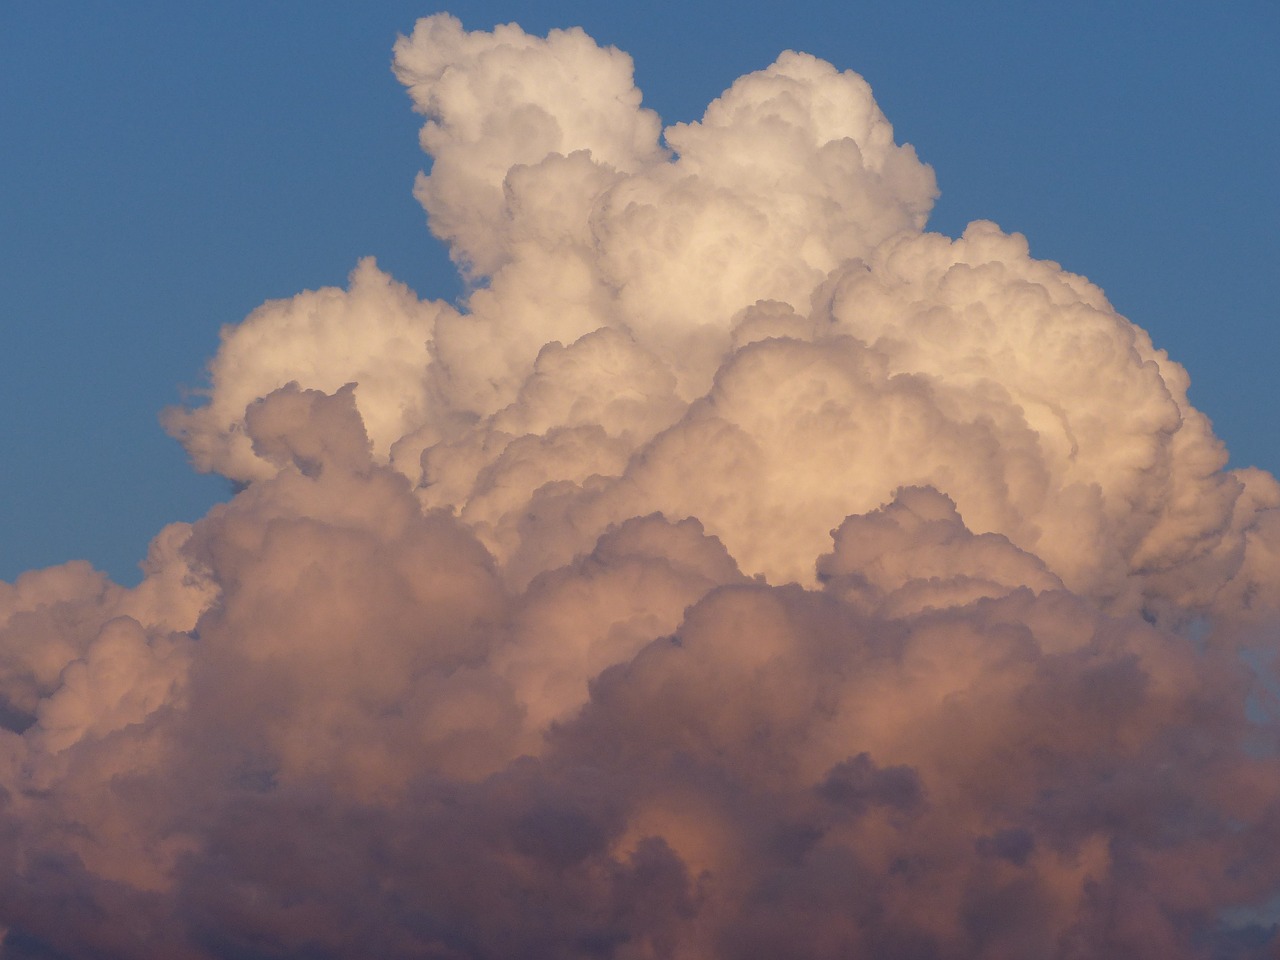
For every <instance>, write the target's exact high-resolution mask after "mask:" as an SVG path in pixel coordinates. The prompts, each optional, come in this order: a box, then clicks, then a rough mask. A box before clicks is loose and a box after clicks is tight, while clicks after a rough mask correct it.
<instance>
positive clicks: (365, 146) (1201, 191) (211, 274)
mask: <svg viewBox="0 0 1280 960" xmlns="http://www.w3.org/2000/svg"><path fill="white" fill-rule="evenodd" d="M437 9H439V8H438V7H433V6H431V5H425V6H424V5H421V4H415V3H407V2H399V0H395V2H390V0H388V2H381V0H374V2H368V3H361V4H346V5H338V4H332V5H329V4H313V3H308V4H304V3H299V2H280V3H270V4H249V3H243V2H234V0H233V2H220V3H212V2H185V3H182V4H172V3H160V2H130V0H123V2H118V3H110V4H108V3H91V2H73V3H58V2H48V3H41V4H34V3H29V4H17V3H10V4H5V5H3V6H0V130H3V131H4V133H3V146H0V183H2V184H3V186H2V187H0V247H2V249H0V285H2V288H3V291H4V293H3V298H2V299H0V317H2V318H3V324H4V329H5V333H6V341H7V345H6V348H5V349H4V350H3V351H0V390H3V398H2V400H0V444H2V445H3V446H2V448H3V459H2V460H0V464H2V468H0V547H2V548H3V549H0V579H6V580H10V579H13V578H14V577H15V576H16V575H17V574H19V573H20V572H21V571H23V570H25V569H28V568H32V567H37V566H44V565H48V564H53V563H58V562H62V561H64V560H68V559H73V558H86V559H89V560H91V561H92V562H93V563H94V564H95V565H97V566H99V567H101V568H103V569H105V570H107V571H108V572H109V573H110V574H111V575H112V576H113V577H115V578H116V579H118V580H121V581H122V582H126V583H132V582H134V581H136V579H137V573H136V569H135V565H136V563H137V562H138V560H139V559H141V557H142V556H143V554H144V552H145V549H146V544H147V542H148V540H149V539H150V538H151V536H153V535H154V534H155V532H156V531H157V530H158V529H159V528H160V527H161V526H162V525H163V524H164V523H166V522H168V521H171V520H179V519H181V520H191V519H195V518H196V517H198V516H200V515H201V514H203V513H204V512H205V510H207V509H208V507H209V505H210V504H212V503H213V502H215V501H216V500H218V499H221V498H223V497H225V496H227V495H228V494H229V488H228V487H227V485H226V484H225V483H224V482H222V481H220V480H218V479H217V478H211V477H201V476H198V475H196V474H194V473H193V472H192V471H191V469H190V468H189V467H188V466H187V464H186V459H185V454H184V453H183V451H182V450H181V448H180V447H179V446H178V444H177V443H176V442H175V441H173V440H171V439H169V438H168V437H167V436H166V435H165V434H164V432H163V431H162V430H161V428H160V426H159V424H158V422H157V414H158V413H159V411H160V410H161V409H162V408H164V407H165V406H167V405H170V404H173V403H177V402H180V401H181V400H182V398H183V396H184V393H183V390H184V387H185V388H190V387H198V386H199V385H200V383H201V378H202V370H203V364H204V362H205V360H206V359H207V358H208V357H209V356H211V355H212V353H213V352H214V350H215V348H216V346H217V337H218V330H219V327H220V326H221V325H223V324H227V323H235V322H238V321H239V320H241V319H242V318H243V317H244V315H245V314H247V313H248V312H249V311H250V310H252V309H253V308H254V307H256V306H257V305H258V304H259V303H261V302H262V301H264V300H266V299H269V298H273V297H286V296H290V295H292V294H294V293H296V292H298V291H300V290H302V289H305V288H313V287H316V286H321V285H327V284H342V283H343V282H344V281H345V278H346V275H347V273H348V272H349V271H350V269H351V267H352V266H353V265H354V264H355V262H356V260H357V259H358V258H359V257H361V256H365V255H368V254H373V255H375V256H376V257H377V258H378V261H379V263H380V264H381V265H382V267H383V268H384V269H387V270H389V271H390V272H391V273H392V274H394V275H395V276H396V277H398V278H399V279H401V280H404V281H405V282H407V283H409V285H410V286H412V287H413V288H414V289H415V290H416V291H417V292H418V293H419V295H421V296H430V297H446V298H452V297H454V296H456V294H457V292H458V287H457V283H456V281H455V280H454V279H453V277H452V272H451V269H450V267H449V264H448V261H447V258H446V257H445V256H444V254H443V252H442V250H441V249H440V248H439V246H438V245H437V244H436V243H435V242H434V241H433V239H432V238H431V237H430V235H429V234H428V232H427V230H426V228H425V226H424V217H423V214H422V212H421V210H420V208H419V207H418V206H417V204H416V203H415V201H414V200H413V198H412V196H411V195H410V191H411V188H412V181H413V176H414V174H415V173H416V172H417V171H418V170H419V169H421V168H422V166H423V165H424V163H425V162H426V158H425V157H424V156H423V155H422V154H421V153H420V152H419V150H418V147H417V136H416V135H417V129H418V126H419V122H418V118H417V117H416V116H415V115H414V114H413V113H412V112H411V111H410V108H409V102H408V98H407V97H406V96H405V95H404V93H403V91H402V89H401V88H400V87H399V85H398V84H397V83H396V82H395V80H394V78H393V77H392V76H391V73H390V70H389V62H390V51H391V44H392V42H393V41H394V39H395V36H396V34H397V33H398V32H408V31H409V30H410V29H411V28H412V26H413V23H414V21H415V19H416V18H417V17H419V16H424V15H426V14H429V13H432V12H434V11H435V10H437ZM449 9H451V10H452V12H454V13H456V14H457V15H458V16H460V17H461V18H462V20H463V22H464V24H465V25H466V26H468V27H469V28H481V27H485V28H487V27H490V26H492V25H493V24H495V23H499V22H507V21H511V20H514V21H516V22H519V23H520V24H521V25H522V26H523V27H525V28H526V29H527V30H529V31H531V32H535V31H536V32H544V31H545V30H546V29H548V28H550V27H553V26H569V25H582V26H584V27H585V28H586V29H587V31H588V32H589V33H591V34H592V35H593V36H594V37H596V38H597V39H598V40H600V41H602V42H607V43H612V44H615V45H617V46H619V47H621V48H622V49H624V50H626V51H627V52H629V53H630V54H631V55H632V56H633V57H634V58H635V61H636V73H637V82H638V84H639V86H640V87H641V89H642V90H643V91H644V93H645V100H646V104H647V105H648V106H651V107H653V108H654V109H656V110H657V111H658V112H659V113H660V114H661V115H662V116H663V118H664V120H665V121H666V122H668V123H669V122H673V121H677V120H690V119H696V118H697V117H698V116H700V115H701V112H702V110H703V108H704V107H705V105H706V103H707V102H708V101H709V100H710V99H711V98H713V97H715V96H716V95H717V94H718V93H719V92H720V91H721V90H723V89H724V88H725V87H726V86H728V84H729V83H730V82H732V80H733V79H734V78H735V77H737V76H738V75H740V74H741V73H744V72H747V71H750V70H753V69H758V68H761V67H764V66H766V65H767V64H768V63H769V62H771V60H772V59H773V58H774V57H775V56H776V54H777V53H778V52H779V51H780V50H782V49H784V48H788V47H790V48H795V49H802V50H806V51H808V52H811V53H814V54H816V55H818V56H821V57H824V58H826V59H828V60H830V61H832V62H833V63H835V64H836V65H837V66H839V67H842V68H846V67H847V68H851V69H854V70H856V71H858V72H859V73H861V74H863V75H864V76H865V77H866V78H867V79H868V80H869V81H870V83H871V85H872V87H873V89H874V90H875V93H876V96H877V99H878V101H879V103H880V106H881V108H882V109H883V110H884V112H885V113H886V114H887V116H888V117H889V119H890V120H891V121H892V122H893V124H894V125H895V128H896V130H897V135H898V139H899V141H907V142H910V143H912V144H914V145H915V146H916V148H917V150H918V152H919V154H920V156H921V157H922V158H923V159H924V160H926V161H927V162H929V163H931V164H932V165H933V166H934V168H935V170H936V171H937V175H938V181H939V185H940V187H941V190H942V197H941V199H940V201H939V202H938V204H937V207H936V209H935V213H934V217H933V219H932V221H931V226H932V228H933V229H936V230H940V231H942V232H944V233H948V234H951V235H955V234H956V233H958V232H959V231H960V230H961V229H962V228H963V225H964V224H965V223H966V222H968V221H969V220H971V219H976V218H986V219H992V220H995V221H996V222H998V223H999V224H1000V225H1001V226H1002V227H1004V228H1005V229H1007V230H1017V231H1020V232H1022V233H1024V234H1026V235H1027V237H1028V239H1029V241H1030V244H1031V250H1032V253H1033V254H1034V255H1036V256H1039V257H1043V258H1046V259H1052V260H1057V261H1059V262H1061V263H1062V264H1063V265H1064V266H1065V267H1067V268H1068V269H1070V270H1073V271H1075V272H1078V273H1083V274H1085V275H1087V276H1088V277H1090V278H1091V279H1092V280H1093V281H1095V282H1096V283H1098V284H1099V285H1101V286H1102V287H1103V289H1104V290H1106V292H1107V293H1108V295H1109V296H1110V297H1111V299H1112V302H1113V303H1114V304H1115V305H1116V306H1117V308H1118V309H1120V311H1121V312H1123V313H1124V314H1126V315H1127V316H1129V317H1130V318H1131V319H1132V320H1134V321H1135V322H1136V323H1138V324H1139V325H1141V326H1142V327H1144V328H1145V329H1147V330H1148V331H1149V332H1150V333H1151V334H1152V337H1153V339H1154V340H1155V342H1156V344H1157V345H1158V346H1162V347H1165V348H1166V349H1168V351H1169V352H1170V354H1171V355H1172V356H1173V357H1174V358H1175V359H1177V360H1178V361H1180V362H1181V363H1183V364H1184V365H1185V366H1186V367H1187V368H1188V369H1189V371H1190V373H1191V377H1192V393H1191V395H1192V399H1193V401H1194V402H1195V403H1196V404H1197V406H1199V407H1200V408H1201V409H1202V410H1204V411H1206V412H1207V413H1208V414H1209V416H1210V417H1211V418H1212V419H1213V421H1214V423H1215V425H1216V427H1217V431H1218V433H1219V435H1220V436H1222V437H1223V438H1224V439H1225V440H1226V442H1227V444H1228V446H1229V448H1230V450H1231V453H1232V462H1233V464H1235V465H1247V464H1256V465H1258V466H1262V467H1265V468H1268V469H1270V470H1272V471H1277V470H1280V433H1277V431H1276V430H1275V428H1274V426H1273V424H1272V417H1273V411H1274V410H1275V409H1276V407H1277V405H1278V401H1280V386H1278V385H1277V382H1276V378H1275V377H1274V376H1273V375H1272V373H1271V367H1272V364H1273V357H1274V356H1275V355H1276V353H1277V348H1278V347H1280V333H1277V326H1278V324H1277V321H1278V320H1280V316H1278V314H1280V311H1278V309H1277V296H1276V293H1275V289H1274V277H1275V274H1276V266H1275V265H1276V263H1277V260H1278V259H1280V233H1278V231H1277V228H1276V224H1277V223H1280V199H1278V195H1277V189H1276V186H1275V179H1274V177H1275V168H1276V160H1277V157H1280V110H1278V109H1277V106H1278V105H1277V94H1276V91H1277V90H1280V65H1278V64H1277V58H1276V57H1275V50H1276V49H1277V44H1278V43H1280V6H1277V5H1276V4H1275V3H1273V2H1264V0H1256V2H1245V3H1235V4H1231V5H1208V4H1190V3H1186V4H1180V3H1149V2H1138V3H1130V4H1126V5H1123V6H1122V7H1121V6H1118V5H1113V4H1103V3H1074V4H1065V5H1055V6H1054V7H1053V8H1051V9H1050V8H1048V6H1047V5H1046V6H1043V7H1042V6H1040V5H1030V4H1021V3H1011V2H1009V3H974V4H963V5H962V4H951V3H941V2H930V3H925V2H916V3H910V2H904V3H897V4H884V3H878V2H877V3H859V2H843V3H830V4H827V3H806V2H795V3H789V4H767V5H766V4H759V5H753V4H739V5H735V6H733V7H729V6H727V5H712V4H708V3H699V2H692V3H687V4H683V5H678V6H673V7H671V8H670V9H667V8H660V12H658V11H656V10H655V8H653V7H647V6H643V5H637V6H617V5H604V4H586V3H570V2H546V3H539V4H532V3H527V2H521V3H480V2H468V3H461V4H455V5H453V6H452V7H451V8H449Z"/></svg>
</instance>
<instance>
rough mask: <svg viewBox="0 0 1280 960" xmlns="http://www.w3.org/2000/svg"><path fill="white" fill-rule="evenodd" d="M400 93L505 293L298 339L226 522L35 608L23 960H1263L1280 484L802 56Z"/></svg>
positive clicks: (426, 43) (12, 905)
mask: <svg viewBox="0 0 1280 960" xmlns="http://www.w3.org/2000/svg"><path fill="white" fill-rule="evenodd" d="M395 69H396V72H397V75H398V76H399V77H400V79H401V80H402V81H403V82H404V83H405V85H406V86H407V88H408V90H409V93H410V96H411V98H412V100H413V102H414V105H415V107H416V108H417V109H418V110H419V111H420V112H421V113H422V114H423V115H424V116H425V118H426V123H425V126H424V128H423V132H422V138H421V139H422V144H423V147H424V149H426V150H427V152H428V153H430V154H431V156H432V157H433V165H432V168H431V173H430V174H429V175H423V176H422V177H420V179H419V182H418V184H417V186H416V189H415V194H416V196H417V197H418V199H419V200H420V202H421V203H422V204H423V206H424V207H425V208H426V210H427V212H428V215H429V222H430V225H431V228H432V229H433V231H434V232H435V233H436V234H437V236H439V237H440V238H441V239H442V240H444V241H445V242H447V243H448V244H449V245H450V249H451V251H452V253H453V255H454V259H455V261H456V262H457V263H458V264H459V266H460V268H461V269H462V270H463V271H464V273H466V274H467V275H468V276H470V277H471V278H472V279H474V280H476V281H477V284H476V287H475V289H474V291H473V292H472V293H471V295H470V297H469V299H468V301H467V303H466V304H465V305H464V307H463V308H461V309H460V308H458V307H455V306H451V305H449V304H445V303H442V302H438V301H437V302H428V301H421V300H419V299H418V297H417V296H416V295H415V294H413V293H412V292H411V291H409V290H408V289H407V288H405V287H404V286H402V285H400V284H398V283H396V282H395V281H394V280H392V279H391V278H390V277H388V276H386V275H385V274H384V273H382V272H381V271H380V270H379V269H378V268H377V266H376V265H375V264H374V263H373V262H372V261H365V262H362V263H361V264H360V265H358V266H357V268H356V269H355V271H354V272H353V274H352V277H351V283H350V285H349V287H348V289H346V290H337V289H325V290H319V291H309V292H306V293H302V294H299V295H298V296H297V297H295V298H292V299H291V300H286V301H274V302H271V303H267V304H265V305H264V306H262V307H261V308H259V309H258V310H257V311H255V312H254V313H253V314H251V315H250V316H249V317H248V318H247V319H246V320H245V321H244V322H243V323H242V324H240V325H239V326H236V327H231V328H228V329H226V330H224V332H223V336H222V343H221V346H220V348H219V350H218V353H217V355H216V356H215V358H214V359H213V361H212V362H211V364H210V389H209V396H208V398H207V402H206V403H205V404H204V405H203V406H199V407H196V408H194V409H181V410H174V411H170V412H169V413H168V414H167V417H166V420H167V423H168V425H169V427H170V429H171V430H172V431H173V432H174V434H175V435H176V436H178V437H179V438H180V439H181V440H182V442H183V443H184V444H185V445H186V446H187V449H188V450H189V452H190V454H191V457H192V459H193V462H194V463H195V464H196V466H197V467H198V468H200V469H204V470H214V471H217V472H220V473H222V474H224V475H225V476H228V477H230V478H232V479H233V480H235V481H237V482H238V483H240V484H242V485H243V489H242V491H241V492H240V493H239V494H238V495H237V496H236V497H235V498H234V499H232V500H231V501H230V502H228V503H226V504H223V505H220V506H218V507H215V508H214V509H213V510H212V511H211V512H210V513H209V514H208V515H207V516H206V517H205V518H203V519H202V520H200V521H198V522H196V523H195V524H190V525H188V524H175V525H173V526H171V527H169V528H166V529H165V530H163V531H161V533H160V534H159V535H158V536H157V537H156V539H155V541H154V542H153V545H152V550H151V555H150V556H149V558H148V561H147V564H146V576H145V578H144V580H143V582H142V583H141V584H140V585H139V586H138V587H136V588H133V589H125V588H122V587H119V586H117V585H115V584H112V583H110V582H109V581H107V580H106V579H105V578H104V577H103V576H101V575H100V574H98V573H96V572H95V571H93V570H92V569H90V568H89V567H88V566H87V565H86V564H83V563H80V562H72V563H68V564H66V565H64V566H61V567H55V568H50V569H48V570H41V571H33V572H30V573H28V574H25V575H23V576H22V577H20V578H19V579H18V580H17V581H16V582H15V583H13V584H0V707H2V709H0V727H2V728H3V729H0V926H3V927H4V929H5V933H4V938H3V956H4V957H5V958H6V960H7V958H9V957H15V958H52V957H77V958H78V957H113V958H116V957H119V958H138V960H142V958H159V957H163V958H178V960H182V958H191V960H209V958H266V957H279V958H286V957H287V958H303V957H308V958H314V957H334V958H338V957H341V958H346V957H352V958H355V957H369V958H374V957H376V958H398V957H404V958H409V957H414V958H420V957H436V958H486V960H487V958H493V960H498V958H512V957H530V958H532V957H548V958H551V957H555V958H578V957H581V958H587V957H614V958H618V960H642V958H659V957H664V958H680V960H705V958H754V957H762V956H767V957H778V958H782V957H796V958H826V957H830V958H850V957H866V958H877V960H882V958H884V960H894V958H903V960H905V958H918V960H923V958H938V960H944V958H946V960H949V958H956V960H960V958H991V960H996V958H1009V960H1014V958H1017V960H1022V958H1031V957H1036V958H1040V957H1043V958H1055V960H1084V958H1090V960H1093V958H1112V957H1114V958H1151V960H1181V958H1188V960H1190V958H1221V957H1233V958H1234V957H1239V958H1247V957H1263V956H1270V955H1272V954H1271V953H1268V951H1274V950H1275V949H1276V947H1275V944H1274V942H1273V941H1274V937H1273V935H1274V932H1275V923H1276V917H1275V916H1274V915H1273V911H1272V909H1271V907H1270V904H1271V903H1272V902H1273V900H1274V898H1275V897H1276V895H1277V894H1278V893H1280V762H1278V760H1277V755H1276V734H1277V728H1276V723H1275V720H1274V716H1273V715H1274V710H1273V709H1271V708H1272V706H1273V701H1274V697H1273V696H1271V695H1270V694H1269V693H1268V691H1269V690H1272V689H1273V686H1272V685H1271V680H1270V671H1271V670H1272V666H1273V660H1274V656H1275V653H1274V637H1275V636H1276V627H1277V625H1278V624H1280V616H1278V613H1280V485H1277V483H1276V481H1275V480H1274V479H1273V478H1272V477H1271V476H1269V475H1268V474H1265V473H1263V472H1261V471H1256V470H1243V471H1239V470H1238V471H1227V470H1225V469H1224V465H1225V462H1226V457H1225V451H1224V450H1223V449H1222V445H1221V444H1220V442H1219V441H1218V440H1217V439H1216V438H1215V437H1214V436H1213V433H1212V430H1211V428H1210V425H1209V424H1208V422H1207V421H1206V419H1205V418H1204V417H1203V416H1202V415H1201V414H1200V413H1199V412H1198V411H1196V410H1195V409H1194V408H1193V407H1192V406H1191V405H1190V403H1189V401H1188V400H1187V386H1188V379H1187V376H1186V373H1185V371H1183V369H1182V368H1181V367H1180V366H1179V365H1178V364H1176V363H1174V362H1173V361H1171V360H1170V359H1169V358H1168V356H1167V355H1166V354H1165V353H1164V352H1163V351H1161V350H1159V349H1157V348H1156V347H1155V346H1154V345H1153V344H1152V342H1151V339H1150V338H1149V337H1148V335H1147V334H1146V333H1145V332H1144V331H1143V330H1141V329H1140V328H1139V327H1137V326H1135V325H1133V324H1132V323H1130V322H1129V321H1128V320H1126V319H1125V318H1123V317H1121V316H1119V315H1118V314H1116V313H1115V311H1114V310H1113V309H1112V308H1111V306H1110V304H1108V303H1107V301H1106V298H1105V297H1104V296H1103V294H1102V292H1101V291H1099V290H1098V289H1097V288H1096V287H1094V286H1093V285H1091V284H1090V283H1089V282H1088V281H1086V280H1084V279H1083V278H1081V277H1078V276H1075V275H1072V274H1069V273H1067V272H1065V271H1063V270H1062V269H1061V268H1060V267H1059V266H1058V265H1056V264H1052V263H1047V262H1043V261H1038V260H1035V259H1034V258H1032V257H1031V256H1030V253H1029V250H1028V248H1027V245H1026V243H1025V241H1024V240H1023V239H1022V238H1021V237H1018V236H1016V235H1007V234H1004V233H1003V232H1002V231H1000V230H999V229H998V228H997V227H995V226H994V225H993V224H988V223H977V224H973V225H971V226H970V228H969V229H968V230H967V231H966V232H965V234H964V236H962V237H961V238H959V239H950V238H946V237H942V236H939V235H936V234H930V233H927V232H924V224H925V220H926V218H927V215H928V211H929V207H930V204H931V203H932V200H933V198H934V196H935V195H936V187H935V183H934V178H933V173H932V171H931V170H930V169H929V168H928V167H927V166H925V165H924V164H922V163H921V162H920V161H919V160H918V159H917V158H916V156H915V153H914V151H913V150H912V149H911V148H910V147H909V146H899V145H897V144H896V143H895V142H894V139H893V131H892V128H891V127H890V126H889V124H888V122H887V120H886V119H885V118H884V117H883V115H882V114H881V113H880V111H879V109H878V108H877V107H876V105H875V102H874V100H873V99H872V97H871V93H870V89H869V88H868V87H867V85H866V83H865V82H864V81H863V80H862V79H861V78H860V77H858V76H856V75H855V74H852V73H849V72H844V73H841V72H838V71H837V70H835V68H833V67H831V66H830V65H828V64H825V63H822V62H821V61H818V60H816V59H814V58H812V57H808V56H805V55H803V54H796V53H786V54H783V55H782V56H781V57H780V58H779V59H778V61H777V62H776V63H775V64H773V65H772V66H770V67H769V68H768V69H766V70H764V71H761V72H759V73H755V74H752V75H749V76H747V77H743V78H741V79H739V80H738V81H737V82H736V83H734V85H733V86H732V87H731V88H730V89H729V90H728V91H726V92H725V94H724V95H723V96H722V97H721V98H720V99H719V100H717V101H716V102H715V103H713V104H712V105H711V106H710V107H709V108H708V111H707V113H706V116H705V117H704V118H703V120H702V121H701V122H700V123H695V124H682V125H677V126H675V127H672V128H669V129H667V130H666V131H662V129H661V126H660V123H659V121H658V118H657V117H656V116H654V115H653V114H652V113H651V112H649V111H646V110H644V109H642V108H641V107H640V94H639V91H637V90H636V89H635V88H634V86H633V84H632V81H631V63H630V60H629V59H628V58H627V57H626V56H625V54H622V53H620V52H619V51H617V50H612V49H601V48H600V47H598V46H597V45H596V44H595V43H594V42H593V41H592V40H591V39H590V38H589V37H587V36H586V35H585V34H583V33H582V32H581V31H577V30H573V31H559V32H553V33H552V34H551V35H550V36H548V37H547V38H537V37H531V36H528V35H526V34H525V33H523V32H522V31H520V30H519V28H517V27H514V26H506V27H499V28H497V29H496V30H495V31H493V32H492V33H485V32H477V33H466V32H464V31H463V30H462V28H461V26H460V24H459V23H458V22H457V21H456V20H454V19H452V18H450V17H448V16H446V15H437V16H434V17H430V18H428V19H426V20H423V21H421V22H420V23H419V24H418V26H417V28H416V29H415V30H414V32H413V34H412V35H411V36H410V37H406V38H402V39H401V40H400V42H399V43H398V44H397V46H396V60H395ZM481 280H483V281H484V282H483V283H481V282H479V281H481Z"/></svg>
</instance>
